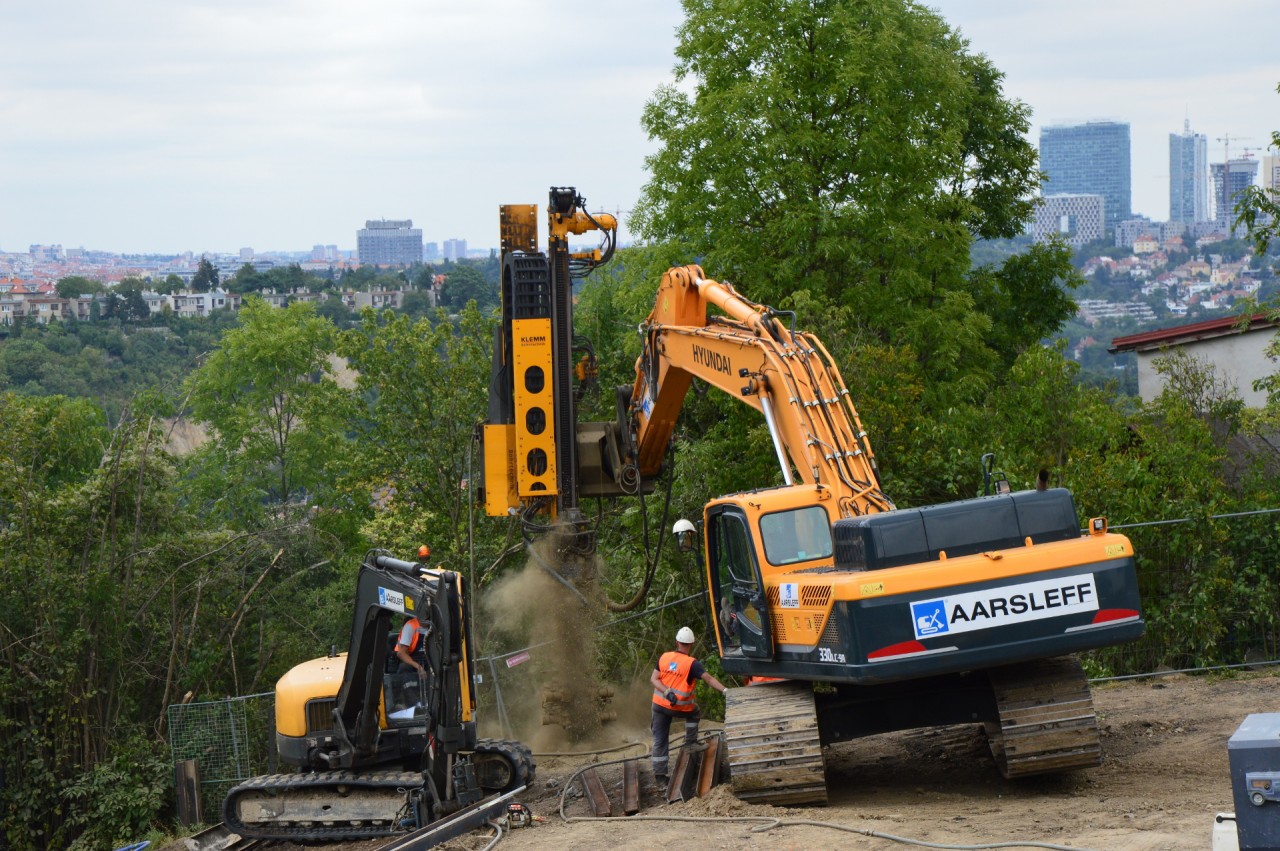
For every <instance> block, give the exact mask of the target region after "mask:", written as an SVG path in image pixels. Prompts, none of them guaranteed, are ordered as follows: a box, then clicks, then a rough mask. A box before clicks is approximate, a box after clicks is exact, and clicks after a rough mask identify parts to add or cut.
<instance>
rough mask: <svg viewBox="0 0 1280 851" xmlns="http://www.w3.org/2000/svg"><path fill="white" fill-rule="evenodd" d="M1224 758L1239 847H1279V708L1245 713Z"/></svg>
mask: <svg viewBox="0 0 1280 851" xmlns="http://www.w3.org/2000/svg"><path fill="white" fill-rule="evenodd" d="M1227 760H1228V762H1229V763H1230V766H1231V796H1232V799H1233V800H1234V801H1235V805H1236V835H1237V837H1238V839H1239V842H1240V851H1280V712H1264V713H1259V714H1256V715H1249V716H1246V717H1245V719H1244V723H1242V724H1241V725H1240V727H1239V729H1237V730H1236V731H1235V733H1234V734H1232V736H1231V738H1230V739H1228V740H1227Z"/></svg>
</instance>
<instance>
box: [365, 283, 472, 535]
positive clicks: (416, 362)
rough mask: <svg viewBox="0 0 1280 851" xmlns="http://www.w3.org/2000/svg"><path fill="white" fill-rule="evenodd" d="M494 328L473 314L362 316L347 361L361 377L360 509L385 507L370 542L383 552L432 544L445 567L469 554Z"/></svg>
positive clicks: (381, 313)
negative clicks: (470, 481)
mask: <svg viewBox="0 0 1280 851" xmlns="http://www.w3.org/2000/svg"><path fill="white" fill-rule="evenodd" d="M492 335H493V319H492V318H491V317H486V316H485V315H483V314H482V313H481V312H480V310H479V309H478V308H477V307H476V305H475V304H468V305H466V306H465V307H464V308H463V310H462V312H461V313H460V314H459V315H458V316H457V318H456V322H451V321H450V319H449V317H448V316H447V315H446V314H445V313H444V311H439V312H437V313H436V315H435V317H434V321H433V320H432V319H430V318H422V319H418V320H417V321H412V320H411V319H410V318H409V317H408V316H406V315H405V314H403V313H394V312H392V311H374V310H370V309H366V310H365V311H364V312H363V315H362V319H361V324H360V327H358V328H355V329H352V330H351V331H348V332H347V333H345V334H344V335H343V336H342V342H341V347H340V352H341V354H342V355H343V356H345V357H346V358H347V359H348V360H349V362H350V365H351V368H352V369H354V370H355V371H356V372H357V373H358V375H359V379H358V384H357V390H356V393H357V396H358V399H359V400H360V404H359V407H358V409H357V415H356V417H355V418H354V420H353V423H352V429H353V430H354V431H355V434H356V438H355V446H356V447H357V448H358V458H357V462H358V473H359V476H358V482H359V484H358V486H357V493H358V496H357V497H356V498H357V499H360V498H363V499H364V504H367V503H368V496H369V493H370V492H371V491H372V492H375V493H376V494H378V495H380V496H381V498H382V500H383V501H384V502H385V508H384V510H383V511H381V512H379V517H378V519H377V521H376V523H375V524H374V525H373V526H372V527H370V529H369V537H370V538H371V539H372V540H374V541H375V542H377V545H378V546H381V547H416V546H417V545H418V544H421V543H424V542H425V541H429V542H430V544H431V547H432V549H433V550H435V551H437V552H438V553H439V554H440V555H441V556H444V557H446V559H460V558H462V557H464V556H465V554H466V544H467V518H468V494H469V493H470V490H469V489H468V488H467V487H466V481H467V477H468V476H470V475H475V474H476V470H475V467H474V466H473V465H472V464H471V463H470V457H471V449H472V435H473V433H474V430H475V427H476V424H477V423H479V422H480V421H481V420H482V419H483V418H484V416H485V412H486V408H487V405H488V386H489V382H488V377H489V355H490V350H491V347H492V339H493V337H492Z"/></svg>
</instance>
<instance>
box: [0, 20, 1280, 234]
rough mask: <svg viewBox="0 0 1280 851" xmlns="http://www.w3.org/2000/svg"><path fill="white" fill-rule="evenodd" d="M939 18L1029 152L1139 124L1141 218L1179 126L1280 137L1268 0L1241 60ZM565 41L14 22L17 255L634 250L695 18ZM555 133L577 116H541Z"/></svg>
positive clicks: (489, 26) (1194, 41)
mask: <svg viewBox="0 0 1280 851" xmlns="http://www.w3.org/2000/svg"><path fill="white" fill-rule="evenodd" d="M923 5H927V6H930V7H932V8H934V9H936V10H937V11H938V12H939V13H940V14H941V15H942V17H943V18H944V19H946V20H947V22H948V23H949V24H950V25H952V26H953V27H956V28H958V29H959V30H960V32H961V35H962V36H964V37H965V38H967V39H969V41H970V49H971V50H972V51H973V52H977V53H985V54H986V55H987V56H988V57H989V58H990V59H991V61H992V62H993V63H994V64H995V66H996V67H997V68H999V69H1000V70H1001V71H1003V72H1004V73H1005V74H1006V79H1005V84H1004V92H1005V95H1006V96H1007V97H1011V98H1016V99H1019V100H1022V101H1023V102H1025V103H1026V104H1027V105H1028V106H1029V107H1030V108H1031V110H1032V119H1031V121H1032V126H1031V127H1030V128H1029V132H1028V141H1029V142H1031V144H1032V145H1033V146H1034V145H1035V143H1036V140H1037V139H1038V136H1039V132H1040V128H1041V127H1043V126H1049V125H1060V124H1077V123H1085V122H1088V121H1097V120H1113V121H1121V122H1125V123H1128V124H1129V125H1130V126H1131V128H1132V134H1131V139H1132V164H1133V168H1132V171H1133V175H1132V184H1133V185H1132V198H1133V203H1132V206H1133V212H1134V214H1135V215H1139V214H1140V215H1146V216H1149V217H1150V218H1152V219H1156V220H1162V219H1164V218H1166V217H1167V215H1168V202H1169V174H1168V172H1169V167H1168V164H1169V148H1168V145H1169V134H1171V133H1178V132H1181V130H1182V128H1183V124H1184V121H1186V120H1189V121H1190V126H1191V129H1192V131H1193V132H1196V133H1202V134H1204V135H1205V136H1206V137H1207V139H1208V158H1209V160H1210V161H1211V162H1220V161H1221V160H1222V159H1223V149H1224V144H1223V143H1222V142H1221V141H1218V140H1219V139H1221V138H1223V137H1225V136H1227V135H1229V136H1230V137H1231V139H1232V142H1231V157H1232V159H1235V158H1236V157H1237V156H1238V155H1239V154H1240V153H1243V152H1244V149H1245V148H1246V147H1249V148H1253V149H1254V150H1253V156H1254V157H1255V158H1256V159H1261V155H1262V153H1263V151H1262V150H1260V149H1262V148H1265V146H1266V144H1267V142H1268V141H1269V140H1270V133H1271V131H1272V130H1274V129H1280V118H1277V117H1276V116H1277V115H1280V95H1277V94H1276V91H1275V88H1276V84H1277V83H1278V82H1280V58H1278V57H1277V55H1276V53H1275V51H1274V50H1273V49H1271V47H1270V45H1269V44H1268V40H1269V37H1270V33H1271V31H1272V30H1273V28H1274V24H1275V23H1276V22H1278V21H1280V9H1277V8H1276V7H1275V6H1274V4H1273V3H1271V2H1270V0H1227V2H1226V3H1224V4H1223V6H1222V8H1219V9H1216V10H1215V11H1214V12H1213V14H1212V16H1211V17H1213V18H1222V19H1224V20H1226V19H1230V20H1234V21H1240V20H1247V21H1250V22H1251V23H1250V25H1248V26H1237V27H1233V28H1230V29H1224V33H1223V37H1222V39H1214V38H1212V37H1211V36H1210V35H1208V33H1209V32H1211V29H1210V28H1207V27H1205V26H1197V25H1195V21H1198V20H1207V19H1208V18H1209V17H1210V16H1209V15H1206V14H1205V12H1204V10H1203V7H1202V6H1199V5H1196V6H1193V5H1191V4H1190V3H1188V2H1166V3H1155V2H1151V1H1150V0H1139V2H1131V3H1127V4H1114V3H1112V4H1108V3H1103V2H1101V0H1082V2H1081V3H1078V4H1076V5H1075V6H1073V7H1071V9H1070V10H1065V11H1064V10H1063V9H1062V8H1061V7H1058V8H1057V9H1047V8H1038V7H1037V6H1038V4H1025V3H1015V2H1013V0H936V2H926V3H925V4H923ZM1033 7H1035V8H1033ZM571 20H576V19H567V18H566V17H565V16H564V15H563V14H562V13H561V12H560V10H559V7H556V6H553V5H552V4H550V3H547V2H526V3H515V2H495V0H486V1H484V2H477V3H473V4H468V5H467V7H466V8H465V9H464V8H449V9H447V10H444V11H441V10H440V9H438V8H435V9H433V8H427V7H426V6H425V5H424V4H412V3H408V2H404V0H374V2H371V3H369V4H364V5H362V6H360V7H359V8H356V7H350V6H349V4H342V3H339V2H337V0H318V2H315V3H312V4H308V5H306V6H302V5H300V4H297V3H296V2H290V0H261V2H255V3H252V4H250V3H248V2H247V0H227V2H223V3H219V4H218V5H217V7H216V8H215V7H208V6H206V7H184V6H174V5H172V4H162V3H159V2H154V0H121V2H116V3H112V4H106V5H102V4H91V3H88V2H85V0H58V1H57V2H53V3H49V4H26V5H24V6H20V7H17V8H15V9H13V10H7V11H6V31H7V33H8V34H9V36H10V39H9V40H8V46H7V51H6V53H5V54H4V55H3V56H0V251H6V252H14V251H25V250H26V248H27V246H28V245H31V244H55V243H56V244H61V245H63V246H65V247H84V248H87V249H91V250H106V251H118V252H123V253H170V254H177V253H181V252H184V251H195V252H235V251H237V250H239V249H240V248H242V247H246V246H251V247H253V248H254V249H255V250H256V251H258V252H269V251H303V250H306V249H308V248H309V247H310V246H312V245H315V244H336V245H338V246H339V247H341V248H342V249H344V250H350V249H354V247H355V239H356V232H357V231H358V230H359V229H360V226H361V225H362V224H363V223H364V222H365V221H366V220H369V219H383V218H385V219H413V220H414V223H415V227H419V228H421V230H422V232H423V237H424V240H425V241H427V242H437V243H443V242H444V241H445V240H448V239H464V240H467V242H468V243H469V245H470V246H472V247H473V248H476V249H478V248H483V247H489V246H494V245H496V244H497V241H498V239H497V207H498V205H499V204H503V203H536V204H538V205H539V206H543V205H545V202H546V192H547V188H548V187H549V186H551V185H562V184H572V185H575V186H576V187H577V188H578V189H579V191H580V192H582V193H583V194H584V195H585V196H586V198H587V201H588V206H589V207H590V208H591V209H605V210H609V211H610V212H619V211H620V212H621V213H622V215H623V217H624V228H623V233H622V237H623V240H624V241H626V240H627V239H629V238H630V234H629V233H628V232H627V230H626V228H625V216H626V212H627V211H628V210H629V209H630V207H631V206H632V205H633V204H634V203H635V201H636V199H637V197H638V195H639V192H640V188H641V186H642V184H643V182H644V180H645V177H646V176H645V172H644V168H643V165H644V164H643V159H644V156H645V154H646V153H649V152H651V151H652V149H653V147H652V143H650V142H649V141H648V140H647V139H646V138H645V136H644V133H643V130H642V129H641V128H640V115H641V112H642V110H643V107H644V103H645V102H646V101H647V100H648V99H649V98H650V97H651V96H652V94H653V93H654V91H655V90H656V89H657V88H658V87H659V86H660V85H663V84H665V83H668V82H670V81H671V80H672V74H671V68H672V66H673V64H674V58H673V49H674V46H675V44H676V41H675V28H676V27H677V26H678V24H679V23H680V21H681V20H682V12H681V9H680V6H679V4H678V3H677V2H675V0H655V2H652V3H649V4H644V5H643V7H640V6H636V5H634V4H609V3H606V4H603V5H602V6H601V7H600V8H599V9H598V10H596V9H593V12H592V15H591V17H590V18H589V19H584V23H583V25H581V26H567V24H568V23H569V22H570V21H571ZM567 33H569V34H570V35H566V34H567ZM560 43H564V45H565V47H566V49H563V50H557V49H553V48H554V46H555V45H556V44H560ZM570 48H571V49H570ZM549 57H551V58H549ZM531 105H533V107H532V108H531ZM548 111H550V112H551V113H552V114H553V115H555V114H560V115H563V118H564V120H563V121H547V120H538V121H533V120H531V119H529V118H528V116H529V114H530V113H531V112H534V113H538V114H541V115H545V114H546V113H547V112H548ZM566 128H572V129H566ZM1237 146H1239V147H1237Z"/></svg>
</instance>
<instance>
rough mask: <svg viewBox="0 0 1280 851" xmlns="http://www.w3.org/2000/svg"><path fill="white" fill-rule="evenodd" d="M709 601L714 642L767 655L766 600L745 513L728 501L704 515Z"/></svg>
mask: <svg viewBox="0 0 1280 851" xmlns="http://www.w3.org/2000/svg"><path fill="white" fill-rule="evenodd" d="M707 543H708V547H707V549H708V558H709V559H710V564H709V565H708V568H709V569H708V574H709V579H710V580H711V586H712V587H711V589H710V590H711V603H712V608H713V610H714V614H715V620H716V628H717V630H718V631H719V634H720V643H721V645H722V646H723V647H724V648H725V650H726V652H733V651H735V650H740V651H741V653H742V655H744V656H750V657H753V658H757V659H772V658H773V637H772V634H771V631H770V629H769V611H768V601H767V598H766V597H765V591H764V581H763V579H762V577H761V575H760V566H759V564H758V563H757V562H756V557H755V547H753V546H752V545H751V533H750V528H749V527H748V525H747V518H746V516H745V515H743V514H742V513H741V512H739V511H736V510H734V508H733V507H732V506H723V507H720V506H717V508H715V509H712V511H711V512H709V513H708V516H707Z"/></svg>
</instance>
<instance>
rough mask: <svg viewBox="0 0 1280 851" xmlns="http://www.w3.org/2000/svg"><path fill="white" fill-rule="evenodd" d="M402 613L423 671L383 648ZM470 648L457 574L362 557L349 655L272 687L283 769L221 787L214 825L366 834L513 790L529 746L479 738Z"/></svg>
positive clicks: (261, 833)
mask: <svg viewBox="0 0 1280 851" xmlns="http://www.w3.org/2000/svg"><path fill="white" fill-rule="evenodd" d="M406 618H412V619H415V620H416V622H417V633H418V635H419V640H418V642H416V645H417V646H416V647H415V650H416V651H417V654H418V656H417V658H419V659H421V663H420V664H421V667H422V669H423V670H422V672H421V674H419V672H418V671H417V670H416V669H412V668H409V670H407V672H405V673H401V672H400V669H401V665H400V660H399V659H398V658H397V657H396V655H395V653H394V646H395V636H396V635H397V633H398V630H399V629H400V627H401V621H404V620H405V619H406ZM473 646H474V645H473V644H472V641H471V614H470V607H469V605H468V604H467V601H466V599H465V597H464V596H463V583H462V577H461V575H460V574H458V573H455V572H453V571H448V570H438V569H434V568H428V567H426V566H424V565H423V564H421V563H416V562H409V561H403V560H401V559H397V558H393V557H392V556H391V555H389V554H387V553H385V552H382V551H377V550H375V551H372V552H370V553H369V554H368V555H367V556H366V558H365V560H364V563H363V564H362V566H361V568H360V573H359V577H358V579H357V583H356V595H355V608H354V612H353V617H352V625H351V643H350V646H349V649H348V651H347V652H346V653H331V654H330V655H329V656H328V657H322V658H319V659H313V660H311V661H309V662H303V663H302V664H300V665H298V666H296V667H294V668H293V669H291V670H290V671H288V672H287V673H286V674H285V675H284V676H283V677H281V678H280V680H279V681H278V682H277V683H276V693H275V696H276V709H275V712H276V737H275V738H276V750H277V753H278V756H279V760H280V762H282V763H284V764H286V765H290V766H292V767H293V768H294V769H295V771H294V772H292V773H282V774H272V775H266V776H261V777H255V778H252V779H250V780H248V781H246V782H244V783H241V784H239V785H237V786H235V787H234V788H232V789H231V790H230V792H228V794H227V797H226V799H225V800H224V802H223V819H224V822H225V824H226V825H227V826H228V828H230V829H231V830H232V831H234V832H235V833H237V834H239V835H240V836H241V837H243V838H245V839H264V840H293V841H301V840H308V841H309V840H321V841H330V842H332V841H346V840H354V839H372V838H377V837H381V836H391V835H394V834H400V833H404V832H406V831H409V830H412V829H419V828H426V827H428V826H430V825H435V824H437V823H439V822H440V821H441V820H442V819H445V818H446V817H456V815H455V814H460V815H468V814H471V813H473V812H474V811H475V810H477V809H478V808H480V807H481V806H483V805H484V802H486V801H490V800H497V799H494V798H492V796H493V795H501V794H503V793H507V792H511V791H513V790H516V789H519V788H523V787H524V786H525V785H526V784H527V783H528V782H529V781H530V780H531V779H532V778H533V776H534V771H535V765H534V761H533V757H532V754H531V753H530V751H529V749H528V748H527V747H526V746H524V745H522V744H521V743H519V742H515V741H509V740H503V739H479V738H477V734H476V721H475V717H474V713H475V708H476V704H475V694H474V692H473V691H472V683H473V672H472V666H473V659H472V657H471V655H470V654H471V652H472V651H471V648H472V647H473ZM404 667H406V668H408V666H404ZM483 820H484V819H483V817H481V818H479V819H478V820H477V819H474V818H473V819H471V820H470V821H466V820H465V819H459V822H460V824H462V825H463V827H465V828H466V829H470V828H471V827H475V826H478V825H479V823H481V822H483ZM459 832H464V831H459Z"/></svg>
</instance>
